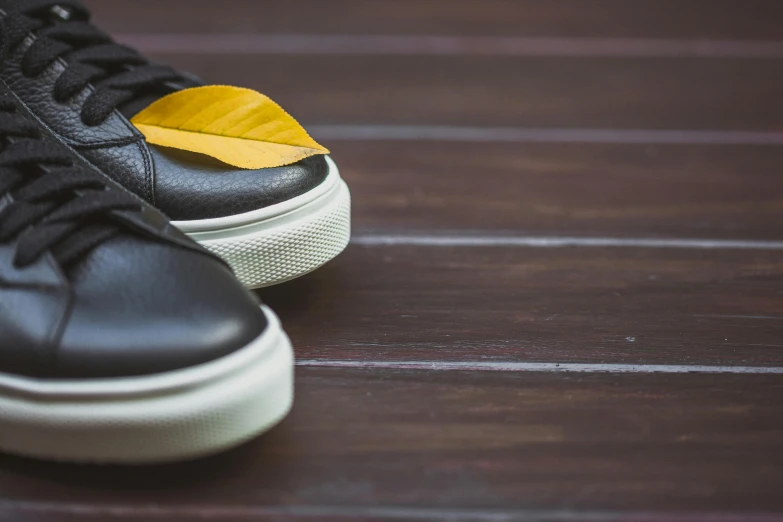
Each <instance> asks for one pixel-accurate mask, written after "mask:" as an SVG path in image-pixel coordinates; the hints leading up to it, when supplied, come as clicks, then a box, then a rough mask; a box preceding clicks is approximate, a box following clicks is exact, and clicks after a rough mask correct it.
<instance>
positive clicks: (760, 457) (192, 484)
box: [0, 369, 783, 521]
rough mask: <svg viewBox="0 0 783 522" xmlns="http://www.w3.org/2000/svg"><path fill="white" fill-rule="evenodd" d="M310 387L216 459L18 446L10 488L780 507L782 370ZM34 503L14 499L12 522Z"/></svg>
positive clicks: (247, 510) (39, 494)
mask: <svg viewBox="0 0 783 522" xmlns="http://www.w3.org/2000/svg"><path fill="white" fill-rule="evenodd" d="M298 392H299V396H298V398H297V404H296V406H295V408H294V411H293V413H292V414H291V416H290V417H289V418H288V419H287V420H285V421H284V422H283V424H282V425H281V426H280V427H279V428H277V429H275V430H274V431H272V432H270V433H269V434H268V435H267V436H265V437H263V438H261V439H258V440H256V441H253V442H251V443H249V444H247V445H245V446H244V447H242V448H239V449H238V450H235V451H232V452H230V453H228V454H226V455H224V456H222V457H219V458H212V459H207V460H202V461H197V462H192V463H189V464H183V465H175V466H162V467H154V468H140V469H139V468H136V469H134V468H129V469H122V468H111V467H110V468H100V467H78V466H65V465H53V464H46V463H37V462H32V461H27V460H22V459H15V458H10V457H8V458H3V460H2V463H1V464H0V490H2V491H3V496H4V498H5V499H15V500H17V501H25V500H35V501H36V502H38V503H39V504H37V505H38V506H40V509H41V510H43V509H45V508H46V507H47V504H48V505H49V509H51V508H52V506H51V504H50V503H56V505H55V507H56V509H57V510H59V512H63V511H65V512H66V514H67V510H68V509H69V508H68V506H69V505H79V504H81V505H84V504H85V503H89V505H91V506H92V508H91V510H88V511H86V512H85V513H81V515H82V516H83V518H82V520H114V519H117V520H123V519H132V520H153V519H156V520H161V519H162V520H170V519H172V518H173V517H171V515H177V514H179V515H180V519H187V516H186V515H188V514H190V516H191V519H197V518H201V516H204V518H206V519H208V520H217V521H226V520H262V519H263V520H266V518H265V516H264V514H265V510H267V509H270V508H275V507H277V508H285V509H286V510H288V511H289V512H290V513H291V514H292V515H294V516H290V517H289V518H290V519H292V520H297V519H299V520H303V519H306V518H307V519H313V518H315V519H320V517H318V516H317V513H318V510H321V511H322V513H323V514H324V515H327V514H328V513H329V511H328V510H329V508H331V509H333V510H334V511H336V512H337V514H338V515H339V514H340V513H341V512H342V513H343V516H344V517H345V518H344V519H348V520H354V519H372V517H371V516H369V515H372V513H373V509H376V510H377V512H382V510H381V509H378V508H389V509H391V510H392V511H391V513H392V514H393V513H394V512H395V511H394V510H395V509H396V510H399V511H402V512H403V513H404V510H405V509H411V510H414V513H415V512H416V511H415V510H417V509H418V510H421V511H420V513H421V514H423V515H424V516H420V517H404V516H398V517H391V516H390V517H379V518H378V519H381V520H383V519H387V520H391V519H408V520H410V519H411V518H412V519H414V520H444V519H447V518H448V517H446V516H443V512H440V515H439V511H438V510H445V512H446V513H452V514H454V513H457V512H458V511H460V510H475V511H474V512H476V513H483V514H484V515H487V514H492V513H496V514H497V513H501V514H502V513H503V512H504V511H507V510H508V511H510V512H511V513H512V514H513V510H520V511H525V510H528V511H531V510H543V511H544V512H549V513H552V512H560V511H562V510H566V511H570V512H574V510H578V511H586V512H592V511H597V512H604V513H606V512H619V513H620V514H622V513H623V511H625V510H631V511H633V512H637V513H638V512H645V511H646V512H649V514H648V516H649V517H650V518H649V519H648V520H678V518H677V517H675V516H666V514H667V513H678V512H685V513H691V515H692V516H693V517H695V518H692V519H691V520H701V519H704V520H706V519H708V517H707V516H705V512H706V514H709V513H715V512H718V511H719V510H723V511H726V512H728V513H732V512H741V511H745V510H746V511H748V512H750V513H753V512H771V513H781V512H783V499H781V497H780V494H779V484H780V482H781V480H783V436H782V435H783V414H781V413H783V405H782V404H781V402H780V400H779V397H780V396H781V393H783V382H781V379H780V378H778V377H774V378H773V377H764V376H715V375H713V376H705V375H680V376H671V375H669V376H667V375H645V376H638V375H636V376H622V375H589V376H578V377H575V376H569V375H563V374H559V375H552V374H549V375H543V374H529V373H524V374H510V373H502V374H488V373H471V372H449V373H445V374H444V373H428V372H423V373H422V372H385V373H382V374H378V373H376V372H365V371H345V370H325V369H300V370H299V371H298ZM57 506H59V507H57ZM112 506H114V508H112ZM118 506H122V509H119V508H118ZM253 508H257V509H258V511H257V512H254V511H253ZM305 508H307V509H309V510H315V516H313V515H312V513H311V515H310V516H305V515H306V514H307V511H305ZM28 509H29V510H31V511H32V513H30V511H20V510H16V511H15V508H14V507H13V505H9V504H7V503H5V502H0V519H3V518H2V517H5V520H11V519H12V517H13V516H18V515H19V514H20V512H21V513H28V514H34V513H35V509H36V507H35V505H33V506H28ZM297 509H302V510H303V512H302V516H295V515H297ZM357 509H358V510H360V511H358V512H357V511H356V510H357ZM361 509H364V510H367V511H366V514H367V515H368V516H367V518H365V517H364V516H361V515H362V511H361ZM155 512H157V513H158V514H157V515H153V513H155ZM352 512H353V513H354V515H356V514H357V513H358V515H360V516H352V517H348V516H347V515H349V514H351V513H352ZM232 513H235V514H236V513H244V514H245V516H241V517H240V516H236V517H234V516H232ZM254 513H255V514H254ZM427 513H430V515H429V516H427ZM470 513H471V511H467V512H466V513H463V514H465V515H466V516H467V518H465V519H466V520H474V519H473V518H471V517H470ZM655 513H661V514H662V516H660V517H656V516H655ZM55 514H57V513H55ZM333 514H334V513H333ZM555 514H556V513H555ZM700 514H701V515H702V516H701V517H700V516H699V515H700ZM50 515H51V514H50ZM199 515H201V516H199ZM620 516H621V518H622V515H620ZM335 518H337V517H333V519H335ZM46 519H47V520H52V519H53V518H49V517H47V518H46ZM554 519H555V520H557V518H554ZM14 520H19V518H16V519H14ZM478 520H481V518H478ZM495 520H496V519H495Z"/></svg>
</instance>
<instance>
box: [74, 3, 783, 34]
mask: <svg viewBox="0 0 783 522" xmlns="http://www.w3.org/2000/svg"><path fill="white" fill-rule="evenodd" d="M215 2H219V5H220V8H219V13H216V8H215ZM87 3H88V4H89V5H90V6H91V7H92V8H93V9H94V13H95V16H96V19H97V20H98V21H99V22H100V23H101V24H103V26H104V27H106V29H108V30H111V31H113V32H115V33H128V32H142V33H155V32H158V33H172V32H174V33H177V32H195V33H205V34H208V33H214V32H225V33H237V32H242V33H262V34H263V33H298V34H372V33H377V34H418V35H433V34H446V35H473V36H487V35H491V36H498V35H530V36H574V37H615V38H703V39H707V38H709V39H736V40H783V33H782V32H781V29H780V25H779V22H780V18H781V17H782V16H783V6H781V4H780V2H777V1H776V0H687V1H683V0H631V1H629V0H285V1H283V2H281V1H278V0H165V1H164V2H161V1H160V0H89V1H88V2H87ZM152 13H155V14H157V16H153V15H152Z"/></svg>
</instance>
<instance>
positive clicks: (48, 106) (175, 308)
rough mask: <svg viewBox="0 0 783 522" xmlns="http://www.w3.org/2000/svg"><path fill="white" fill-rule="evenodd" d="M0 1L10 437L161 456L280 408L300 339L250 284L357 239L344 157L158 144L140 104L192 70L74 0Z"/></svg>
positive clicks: (5, 415) (3, 321)
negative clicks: (105, 24) (96, 22)
mask: <svg viewBox="0 0 783 522" xmlns="http://www.w3.org/2000/svg"><path fill="white" fill-rule="evenodd" d="M0 19H2V22H1V23H2V27H0V33H2V41H3V57H2V62H1V63H0V451H3V452H8V453H14V454H21V455H27V456H33V457H39V458H49V459H56V460H65V461H89V462H125V463H144V462H162V461H171V460H181V459H187V458H193V457H198V456H202V455H207V454H210V453H214V452H217V451H221V450H223V449H226V448H229V447H232V446H234V445H237V444H239V443H241V442H243V441H245V440H248V439H249V438H252V437H254V436H255V435H257V434H258V433H261V432H262V431H264V430H266V429H268V428H269V427H271V426H273V425H274V424H276V423H277V422H278V421H279V420H280V419H282V418H283V417H284V416H285V414H286V413H287V412H288V410H289V409H290V406H291V402H292V399H293V353H292V349H291V345H290V342H289V340H288V338H287V336H286V335H285V333H284V331H283V330H282V328H281V326H280V323H279V321H278V320H277V318H276V317H275V315H274V314H273V313H272V312H271V311H270V310H269V309H268V308H266V307H264V306H263V305H261V304H260V303H259V302H258V300H257V298H256V297H255V295H254V294H252V293H250V292H249V291H247V290H246V288H245V287H258V286H265V285H269V284H275V283H278V282H283V281H286V280H288V279H292V278H294V277H297V276H299V275H302V274H304V273H307V272H309V271H311V270H313V269H315V268H317V267H318V266H320V265H322V264H323V263H325V262H326V261H328V260H329V259H331V258H332V257H334V256H335V255H337V254H338V253H339V252H340V251H341V250H342V249H343V248H344V247H345V245H346V244H347V242H348V238H349V235H350V196H349V193H348V189H347V187H346V185H345V183H344V182H343V181H342V180H341V179H340V176H339V173H338V171H337V167H336V166H335V164H334V163H333V162H332V160H331V159H330V158H329V157H328V156H325V155H311V156H309V157H307V158H305V159H302V160H300V161H297V162H294V163H292V164H288V165H282V166H275V167H267V168H261V169H247V168H237V167H232V166H230V165H227V164H225V163H222V162H220V161H218V160H215V159H213V158H210V157H208V156H205V155H203V154H199V153H195V152H188V151H184V150H178V149H173V148H168V147H163V146H156V145H152V144H151V143H149V142H148V141H147V140H145V137H144V136H143V135H142V134H141V133H140V132H139V130H138V128H137V127H135V126H134V125H133V124H132V123H131V122H130V119H132V118H133V117H134V115H136V114H138V113H139V112H140V111H143V110H144V109H145V108H147V107H149V106H150V105H151V104H152V103H155V102H156V101H157V100H160V99H161V98H163V97H166V96H167V95H170V94H172V93H177V92H179V91H182V90H185V89H188V88H194V87H198V86H199V85H200V83H199V81H198V80H197V79H195V78H193V77H191V76H189V75H187V74H183V73H179V72H177V71H175V70H173V69H171V68H169V67H165V66H161V65H156V64H152V63H150V62H149V61H148V60H146V59H145V58H144V57H142V56H140V55H139V54H138V53H136V52H135V51H133V50H132V49H129V48H127V47H125V46H121V45H118V44H116V43H114V42H113V41H112V40H111V38H110V37H109V36H107V35H105V34H104V33H102V32H101V31H100V30H98V29H97V28H95V27H94V26H92V25H91V24H90V22H89V13H88V11H87V10H86V8H85V7H84V6H82V5H81V4H80V3H79V2H78V1H75V0H0ZM169 218H170V219H172V220H174V221H169ZM194 239H195V241H193V240H194ZM216 254H217V255H216ZM232 269H233V271H232ZM243 283H244V284H243Z"/></svg>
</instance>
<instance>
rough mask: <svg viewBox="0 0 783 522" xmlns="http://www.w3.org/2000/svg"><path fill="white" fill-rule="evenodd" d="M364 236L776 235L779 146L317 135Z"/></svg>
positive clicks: (780, 212)
mask: <svg viewBox="0 0 783 522" xmlns="http://www.w3.org/2000/svg"><path fill="white" fill-rule="evenodd" d="M325 143H326V145H327V146H328V147H329V148H330V149H331V150H332V153H333V154H332V156H333V157H334V158H335V159H336V160H337V162H338V164H339V166H340V171H341V173H342V175H343V177H344V178H345V179H346V180H347V181H348V183H349V185H350V187H351V191H352V194H353V213H354V228H355V230H356V231H357V232H358V233H364V232H376V233H384V232H406V233H415V232H418V233H439V232H440V233H443V232H448V231H452V230H463V231H472V232H475V233H493V232H494V233H510V234H543V235H566V236H625V237H692V238H700V237H708V238H746V239H783V227H781V225H780V224H781V223H783V173H782V172H781V165H783V149H782V148H780V147H757V146H732V147H727V146H643V145H568V144H514V143H505V144H503V143H472V144H471V143H468V144H465V143H432V142H425V143H417V142H411V141H403V142H377V143H374V142H354V141H326V142H325Z"/></svg>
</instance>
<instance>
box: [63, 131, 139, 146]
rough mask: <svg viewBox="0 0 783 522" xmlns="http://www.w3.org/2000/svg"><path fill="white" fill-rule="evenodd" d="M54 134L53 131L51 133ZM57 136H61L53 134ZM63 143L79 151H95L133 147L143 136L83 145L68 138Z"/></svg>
mask: <svg viewBox="0 0 783 522" xmlns="http://www.w3.org/2000/svg"><path fill="white" fill-rule="evenodd" d="M52 132H53V133H54V131H52ZM55 134H57V135H58V136H61V135H60V134H59V133H55ZM62 140H63V142H65V143H67V144H68V145H73V146H75V147H79V148H81V149H87V150H96V149H108V148H110V147H116V146H120V147H124V146H125V145H133V144H134V143H138V142H140V141H143V140H144V136H131V137H129V138H122V139H117V140H112V141H102V142H100V143H97V142H92V143H84V142H79V141H77V140H71V139H69V138H64V137H63V138H62Z"/></svg>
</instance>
